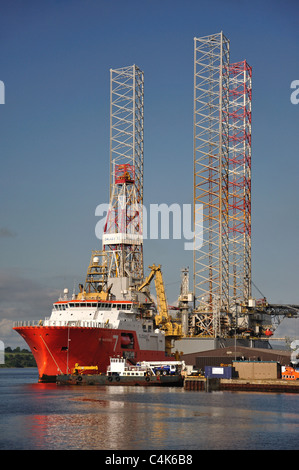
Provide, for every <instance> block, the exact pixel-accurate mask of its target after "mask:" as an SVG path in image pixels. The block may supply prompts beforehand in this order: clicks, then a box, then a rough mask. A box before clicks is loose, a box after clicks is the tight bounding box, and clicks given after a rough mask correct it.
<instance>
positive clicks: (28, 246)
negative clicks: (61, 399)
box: [0, 0, 299, 345]
mask: <svg viewBox="0 0 299 470" xmlns="http://www.w3.org/2000/svg"><path fill="white" fill-rule="evenodd" d="M298 18H299V5H298V2H297V1H288V0H287V1H277V0H274V1H251V2H248V1H235V0H227V1H225V2H224V1H217V0H212V1H209V2H203V1H201V0H184V1H178V0H144V1H140V0H139V1H135V0H127V1H121V0H115V1H107V0H106V1H104V0H97V1H96V0H72V1H67V0H64V1H53V0H51V1H50V0H44V1H43V2H40V1H38V0H34V1H33V0H32V1H31V0H27V1H20V0H15V1H14V2H10V1H9V0H1V2H0V39H1V40H0V64H1V67H0V80H2V81H3V82H4V84H5V105H1V106H0V123H1V138H0V159H1V172H0V191H1V202H2V203H1V208H0V328H1V329H0V338H1V339H2V340H3V341H4V342H5V343H6V344H9V345H10V344H12V343H13V341H16V339H15V336H17V335H16V334H15V333H13V335H11V322H12V321H13V320H17V319H39V318H44V317H45V316H47V315H49V314H50V308H51V303H52V302H53V301H55V300H56V298H57V295H58V294H59V293H60V292H61V291H62V290H63V288H64V287H68V288H69V289H70V290H72V289H73V285H74V284H75V285H76V286H77V284H78V283H79V282H82V281H84V279H85V273H86V269H87V266H88V263H89V259H90V254H91V250H93V249H100V248H101V243H100V240H98V239H97V238H96V237H95V225H96V223H97V221H98V218H97V217H95V208H96V206H97V205H98V204H101V203H104V202H108V191H109V188H108V184H109V99H110V97H109V86H110V84H109V80H110V77H109V70H110V68H119V67H123V66H128V65H132V64H137V65H138V66H139V67H140V68H141V69H142V70H143V71H144V76H145V108H144V109H145V141H144V159H145V160H144V168H145V176H144V184H145V188H144V194H145V201H144V202H145V205H149V204H150V203H159V204H160V203H163V202H164V203H167V204H171V203H179V204H183V203H191V202H192V197H193V190H192V182H193V173H192V172H193V38H194V37H200V36H205V35H209V34H213V33H218V32H220V31H223V32H224V34H225V35H226V37H227V38H228V39H229V40H230V54H231V62H237V61H241V60H244V59H246V60H247V62H248V63H249V64H250V65H251V66H252V68H253V103H252V106H253V110H252V177H253V181H252V210H253V213H252V231H253V235H252V265H253V281H254V283H255V284H256V285H257V286H258V287H259V289H260V290H261V291H262V292H263V293H264V294H265V296H266V297H267V298H268V300H269V301H270V302H273V303H275V302H282V303H297V304H298V303H299V296H298V277H299V276H298V261H299V256H298V235H299V227H298V225H299V224H298V221H299V217H298V215H299V214H298V184H297V181H298V175H299V171H298V169H299V168H298V167H299V165H298V123H299V104H298V105H294V104H292V103H291V101H290V95H291V91H292V90H291V88H290V84H291V82H292V81H293V80H299V70H298V45H299V24H298V23H299V20H298ZM183 243H184V241H183V240H170V241H167V240H147V241H146V242H145V247H144V249H145V266H147V265H149V264H151V263H159V264H161V265H162V269H163V274H164V278H165V284H166V288H167V297H168V301H169V303H174V302H175V300H176V299H177V296H178V293H179V285H180V270H181V268H183V267H185V266H190V269H191V268H192V252H191V251H190V252H186V251H184V249H183ZM191 274H192V270H191ZM253 293H254V295H256V296H257V297H259V293H258V292H257V291H255V290H254V291H253ZM297 324H298V323H297V322H295V321H293V322H292V325H291V327H289V328H291V330H294V328H295V329H297V332H296V334H297V335H298V326H296V325H297Z"/></svg>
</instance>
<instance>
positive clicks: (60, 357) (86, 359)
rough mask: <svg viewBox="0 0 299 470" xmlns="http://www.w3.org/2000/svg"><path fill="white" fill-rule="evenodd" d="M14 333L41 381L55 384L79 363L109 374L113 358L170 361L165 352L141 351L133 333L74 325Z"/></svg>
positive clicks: (25, 327) (42, 327) (20, 329)
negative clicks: (29, 354) (26, 348)
mask: <svg viewBox="0 0 299 470" xmlns="http://www.w3.org/2000/svg"><path fill="white" fill-rule="evenodd" d="M14 330H15V331H17V332H18V333H19V334H20V335H21V336H22V337H23V338H24V340H25V341H26V343H27V344H28V346H29V347H30V349H31V351H32V353H33V355H34V358H35V360H36V364H37V367H38V372H39V382H55V381H56V376H57V375H59V374H67V373H70V372H71V371H72V369H73V368H74V367H75V364H76V363H78V364H79V365H81V366H97V367H98V371H99V372H103V373H106V370H107V367H108V365H109V364H110V357H113V356H120V357H127V358H131V359H132V360H133V361H135V362H137V361H163V360H169V359H171V358H169V357H166V355H165V352H164V351H157V350H142V349H140V347H139V343H138V338H137V335H136V332H135V331H133V330H132V331H127V330H117V329H111V328H88V327H74V326H72V327H67V326H61V327H60V326H22V327H15V328H14ZM128 337H130V339H131V341H130V344H128Z"/></svg>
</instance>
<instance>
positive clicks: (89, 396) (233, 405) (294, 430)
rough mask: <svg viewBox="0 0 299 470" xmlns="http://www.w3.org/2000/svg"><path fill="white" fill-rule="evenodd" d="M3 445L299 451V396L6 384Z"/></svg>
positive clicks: (0, 425)
mask: <svg viewBox="0 0 299 470" xmlns="http://www.w3.org/2000/svg"><path fill="white" fill-rule="evenodd" d="M0 389H1V400H0V413H1V422H0V448H1V449H53V450H54V449H57V450H60V449H70V450H71V449H84V450H88V449H90V450H93V449H105V450H117V449H119V450H122V449H125V450H131V449H137V450H138V449H161V450H162V449H166V450H171V449H174V450H180V449H184V450H188V449H190V450H191V449H199V450H200V449H233V450H235V449H295V448H296V439H297V437H298V426H299V411H298V410H299V407H298V405H299V396H296V395H287V394H281V395H279V394H258V393H255V394H254V393H244V392H243V393H242V392H240V393H238V392H220V393H219V392H217V393H205V392H192V391H184V390H183V389H174V388H163V389H157V388H143V387H137V388H133V387H105V386H104V387H83V386H79V387H78V386H75V387H63V386H58V387H57V386H56V385H55V384H36V383H27V384H22V383H20V381H19V380H16V381H15V382H14V383H13V384H12V383H11V380H9V381H7V382H6V385H5V382H3V381H2V382H1V387H0Z"/></svg>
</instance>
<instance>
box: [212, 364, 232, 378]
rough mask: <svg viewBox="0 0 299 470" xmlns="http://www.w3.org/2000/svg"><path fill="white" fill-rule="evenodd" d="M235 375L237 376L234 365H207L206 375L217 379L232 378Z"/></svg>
mask: <svg viewBox="0 0 299 470" xmlns="http://www.w3.org/2000/svg"><path fill="white" fill-rule="evenodd" d="M234 376H235V369H234V367H231V366H224V367H220V366H219V367H215V366H205V377H209V378H215V379H232V378H233V377H234Z"/></svg>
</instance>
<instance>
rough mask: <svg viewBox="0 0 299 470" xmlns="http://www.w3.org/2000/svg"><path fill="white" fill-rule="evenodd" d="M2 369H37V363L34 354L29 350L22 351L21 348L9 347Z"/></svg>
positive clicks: (6, 350) (5, 352)
mask: <svg viewBox="0 0 299 470" xmlns="http://www.w3.org/2000/svg"><path fill="white" fill-rule="evenodd" d="M0 367H1V368H5V367H17V368H22V367H36V362H35V359H34V356H33V354H32V353H31V351H28V349H21V348H20V347H16V348H14V349H12V348H11V347H10V346H8V347H6V348H5V349H4V364H0Z"/></svg>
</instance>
